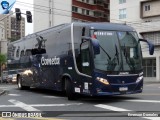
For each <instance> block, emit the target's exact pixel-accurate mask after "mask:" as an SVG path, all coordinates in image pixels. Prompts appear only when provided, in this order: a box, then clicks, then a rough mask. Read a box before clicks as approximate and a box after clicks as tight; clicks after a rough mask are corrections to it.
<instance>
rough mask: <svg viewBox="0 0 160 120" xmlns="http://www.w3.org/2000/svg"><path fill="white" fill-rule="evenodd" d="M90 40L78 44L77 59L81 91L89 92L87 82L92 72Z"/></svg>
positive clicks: (89, 80)
mask: <svg viewBox="0 0 160 120" xmlns="http://www.w3.org/2000/svg"><path fill="white" fill-rule="evenodd" d="M89 45H90V42H89V41H84V42H82V43H81V45H80V59H79V60H77V65H78V70H79V71H80V73H81V75H80V76H81V77H80V80H79V82H80V84H81V85H82V91H83V93H86V94H89V93H90V90H89V89H90V87H89V83H90V82H91V74H92V67H91V66H92V65H91V53H90V46H89Z"/></svg>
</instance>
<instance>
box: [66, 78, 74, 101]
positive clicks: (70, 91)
mask: <svg viewBox="0 0 160 120" xmlns="http://www.w3.org/2000/svg"><path fill="white" fill-rule="evenodd" d="M65 90H66V94H67V97H68V100H75V99H76V97H75V94H74V93H73V86H72V83H71V81H70V80H68V79H66V80H65Z"/></svg>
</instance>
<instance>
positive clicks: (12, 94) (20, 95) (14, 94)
mask: <svg viewBox="0 0 160 120" xmlns="http://www.w3.org/2000/svg"><path fill="white" fill-rule="evenodd" d="M8 95H10V96H21V95H20V94H8Z"/></svg>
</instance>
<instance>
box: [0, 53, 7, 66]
mask: <svg viewBox="0 0 160 120" xmlns="http://www.w3.org/2000/svg"><path fill="white" fill-rule="evenodd" d="M6 61H7V57H6V55H4V54H0V64H2V63H5V62H6Z"/></svg>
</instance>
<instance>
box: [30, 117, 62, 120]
mask: <svg viewBox="0 0 160 120" xmlns="http://www.w3.org/2000/svg"><path fill="white" fill-rule="evenodd" d="M32 119H36V120H65V119H59V118H44V117H42V118H32Z"/></svg>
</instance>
